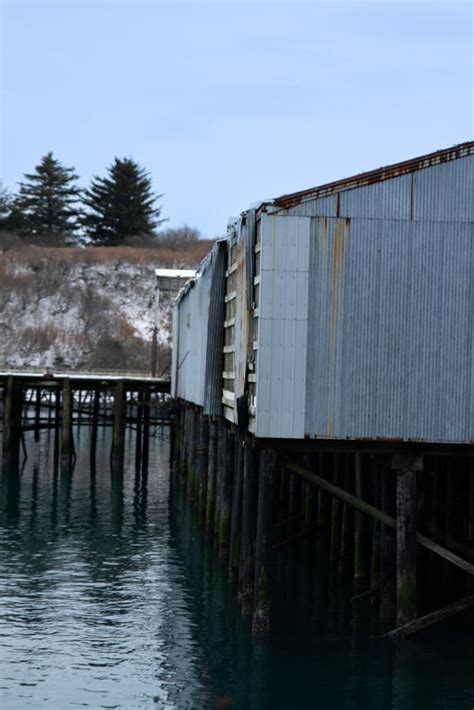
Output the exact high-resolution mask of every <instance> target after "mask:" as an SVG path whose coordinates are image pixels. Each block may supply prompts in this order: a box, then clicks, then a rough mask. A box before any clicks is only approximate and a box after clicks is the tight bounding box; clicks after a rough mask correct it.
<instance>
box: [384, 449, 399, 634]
mask: <svg viewBox="0 0 474 710" xmlns="http://www.w3.org/2000/svg"><path fill="white" fill-rule="evenodd" d="M380 477H381V480H380V506H381V510H382V511H383V512H384V513H387V514H388V515H390V516H391V517H394V516H395V515H396V509H397V495H396V478H395V476H394V475H393V473H392V471H391V470H390V460H389V459H388V458H384V459H383V460H382V461H381V463H380ZM396 556H397V538H396V532H395V530H394V529H393V528H391V527H389V526H388V525H382V527H381V530H380V626H381V628H382V630H384V631H385V630H388V629H393V628H394V626H395V623H396V615H397V611H396V610H397V606H396V570H397V567H396Z"/></svg>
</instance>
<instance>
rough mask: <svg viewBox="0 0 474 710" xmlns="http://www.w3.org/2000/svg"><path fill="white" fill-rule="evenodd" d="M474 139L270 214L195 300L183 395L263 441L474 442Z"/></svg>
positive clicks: (222, 251)
mask: <svg viewBox="0 0 474 710" xmlns="http://www.w3.org/2000/svg"><path fill="white" fill-rule="evenodd" d="M473 178H474V143H473V142H469V143H464V144H462V145H459V146H456V147H454V148H448V149H446V150H441V151H438V152H436V153H431V154H429V155H424V156H421V157H418V158H414V159H412V160H408V161H406V162H403V163H397V164H395V165H391V166H388V167H385V168H380V169H378V170H374V171H371V172H368V173H363V174H361V175H357V176H355V177H352V178H346V179H344V180H340V181H337V182H333V183H329V184H327V185H322V186H320V187H317V188H313V189H310V190H305V191H303V192H298V193H294V194H289V195H285V196H283V197H280V198H277V199H274V200H270V201H266V202H263V203H261V204H258V205H256V206H254V207H252V208H250V209H249V210H247V211H246V212H244V213H243V214H242V215H241V216H240V217H239V218H237V219H234V220H231V222H230V223H229V227H228V235H227V239H225V240H221V241H218V242H216V243H215V245H214V247H213V250H212V252H211V253H210V255H209V256H208V257H207V258H206V259H205V260H204V261H203V263H202V264H201V267H200V269H199V271H198V273H197V275H196V278H195V279H194V280H193V281H191V282H190V283H189V284H188V285H187V286H186V287H185V288H184V289H183V290H182V291H181V293H180V295H179V297H178V299H177V304H176V307H175V314H174V335H173V358H174V362H173V392H174V394H175V396H176V397H178V398H181V399H182V400H185V401H188V402H192V403H195V404H196V405H199V406H200V407H202V408H203V412H204V414H208V415H223V416H224V417H225V418H226V419H227V420H228V421H230V422H233V423H234V424H237V425H238V426H239V427H240V428H241V429H242V428H244V429H248V430H249V431H250V432H251V433H253V434H255V435H256V436H257V437H265V438H285V439H290V438H295V439H303V438H316V439H339V440H359V439H362V440H390V441H425V442H454V443H469V442H472V441H473V440H474V180H473Z"/></svg>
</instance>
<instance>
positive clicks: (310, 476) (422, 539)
mask: <svg viewBox="0 0 474 710" xmlns="http://www.w3.org/2000/svg"><path fill="white" fill-rule="evenodd" d="M281 464H282V465H283V466H285V467H286V468H287V469H289V470H290V471H294V472H295V473H298V474H299V475H300V476H301V477H302V478H305V479H306V480H307V481H310V482H311V483H314V485H316V486H319V488H322V489H323V490H324V491H326V492H327V493H329V494H330V495H332V496H336V497H338V498H340V499H341V500H343V501H344V502H345V503H349V505H352V506H353V507H354V508H356V510H360V511H361V513H365V514H366V515H371V516H372V517H373V518H375V519H376V520H380V522H382V523H384V525H388V526H389V527H391V528H395V529H396V527H397V521H396V520H395V518H392V517H391V516H390V515H387V514H386V513H383V512H382V511H381V510H378V509H377V508H375V507H374V506H373V505H370V503H366V502H365V501H363V500H359V498H356V496H354V495H352V494H351V493H347V491H344V490H342V489H341V488H338V486H335V485H334V484H333V483H330V482H329V481H326V480H324V478H320V477H319V476H317V475H316V474H315V473H311V472H310V471H307V470H306V469H305V468H303V466H300V465H299V464H296V463H293V462H291V461H287V460H285V459H281ZM416 541H417V542H418V544H420V545H421V546H422V547H425V548H426V549H427V550H430V551H431V552H434V553H435V555H438V556H439V557H442V558H443V560H447V561H448V562H451V563H452V564H453V565H455V566H456V567H459V569H462V570H464V572H467V573H468V574H471V575H474V565H473V564H471V563H470V562H467V561H466V560H464V559H462V557H459V556H458V555H455V554H454V552H450V551H449V550H446V549H445V548H444V547H442V546H441V545H438V543H437V542H434V540H430V538H428V537H426V536H425V535H422V534H421V533H419V532H417V533H416Z"/></svg>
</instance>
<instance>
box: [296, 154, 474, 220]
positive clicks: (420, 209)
mask: <svg viewBox="0 0 474 710" xmlns="http://www.w3.org/2000/svg"><path fill="white" fill-rule="evenodd" d="M473 166H474V154H468V155H465V156H464V157H462V158H458V159H457V160H451V161H449V162H444V163H438V164H434V165H430V166H428V167H426V168H420V169H419V170H416V171H414V172H411V173H406V174H404V175H399V176H394V177H392V178H389V179H385V180H382V181H380V182H373V183H371V184H368V185H361V186H357V184H354V185H351V187H350V188H347V187H345V186H344V185H341V187H340V188H339V189H338V188H337V187H334V194H332V195H328V196H322V197H316V198H315V199H311V200H303V201H301V202H300V203H299V204H296V205H295V206H293V207H290V208H289V209H288V211H287V214H289V215H301V216H309V217H319V216H328V217H361V218H370V219H401V220H416V221H418V220H421V221H425V220H430V221H436V222H446V221H449V222H473V221H474V198H473V194H474V184H473V172H474V167H473Z"/></svg>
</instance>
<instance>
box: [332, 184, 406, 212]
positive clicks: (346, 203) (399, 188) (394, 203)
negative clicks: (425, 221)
mask: <svg viewBox="0 0 474 710" xmlns="http://www.w3.org/2000/svg"><path fill="white" fill-rule="evenodd" d="M339 194H340V203H339V215H338V216H339V217H366V218H371V219H381V218H383V219H409V218H410V195H411V175H410V174H409V175H401V176H400V177H397V178H392V179H391V180H385V181H383V182H376V183H373V184H372V185H364V186H363V187H356V188H353V189H352V190H344V191H342V192H341V193H339Z"/></svg>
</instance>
